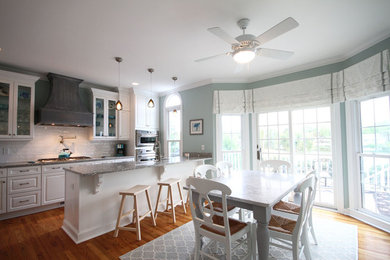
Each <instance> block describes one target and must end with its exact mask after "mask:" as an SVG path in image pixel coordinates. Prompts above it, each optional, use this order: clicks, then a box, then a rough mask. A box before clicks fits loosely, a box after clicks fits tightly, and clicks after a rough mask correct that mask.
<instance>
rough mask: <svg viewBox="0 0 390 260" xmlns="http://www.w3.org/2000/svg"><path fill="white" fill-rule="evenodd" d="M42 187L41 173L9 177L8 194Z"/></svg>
mask: <svg viewBox="0 0 390 260" xmlns="http://www.w3.org/2000/svg"><path fill="white" fill-rule="evenodd" d="M40 189H41V174H31V175H26V176H15V177H8V194H15V193H20V192H27V191H34V190H40Z"/></svg>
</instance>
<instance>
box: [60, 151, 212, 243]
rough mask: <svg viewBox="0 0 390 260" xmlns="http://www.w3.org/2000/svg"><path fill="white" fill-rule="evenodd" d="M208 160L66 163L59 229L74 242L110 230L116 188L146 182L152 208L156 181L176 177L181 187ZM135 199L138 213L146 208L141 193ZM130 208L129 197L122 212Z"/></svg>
mask: <svg viewBox="0 0 390 260" xmlns="http://www.w3.org/2000/svg"><path fill="white" fill-rule="evenodd" d="M210 159H211V158H198V157H195V158H191V157H190V158H186V157H173V158H168V159H163V160H161V161H158V162H145V163H136V162H129V161H128V162H109V163H104V162H103V163H95V164H89V165H79V166H78V165H75V166H71V165H70V167H67V168H65V172H66V174H65V208H64V222H63V226H62V229H63V230H64V231H65V232H66V233H67V234H68V235H69V236H70V237H71V238H72V240H73V241H74V242H75V243H81V242H83V241H86V240H88V239H91V238H93V237H96V236H99V235H101V234H104V233H107V232H109V231H113V230H114V228H115V222H116V219H117V216H118V210H119V205H120V196H119V191H122V190H127V189H129V188H131V187H132V186H135V185H150V186H151V189H150V197H151V201H152V207H153V208H154V207H155V205H156V200H157V193H158V185H157V183H158V182H159V181H161V180H165V179H168V178H180V179H181V184H182V186H184V184H185V181H186V179H187V178H188V177H189V176H192V175H193V170H194V168H195V167H196V166H198V165H200V164H204V162H205V161H207V160H210ZM174 192H176V191H174ZM163 194H165V193H163ZM137 199H138V207H139V211H140V214H141V215H142V214H143V213H144V212H146V211H147V210H148V209H147V201H146V198H143V197H142V196H141V197H140V198H137ZM132 207H133V201H132V200H131V199H129V200H127V201H126V203H125V208H124V211H128V210H129V209H132ZM131 221H132V219H131V218H127V219H124V220H123V221H122V225H127V224H129V223H131Z"/></svg>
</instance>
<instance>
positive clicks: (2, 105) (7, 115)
mask: <svg viewBox="0 0 390 260" xmlns="http://www.w3.org/2000/svg"><path fill="white" fill-rule="evenodd" d="M12 96H13V95H12V88H11V82H6V81H0V137H2V138H8V137H11V136H12V124H11V122H12V102H11V101H12Z"/></svg>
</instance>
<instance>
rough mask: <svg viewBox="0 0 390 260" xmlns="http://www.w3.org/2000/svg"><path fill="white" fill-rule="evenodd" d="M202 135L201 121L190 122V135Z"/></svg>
mask: <svg viewBox="0 0 390 260" xmlns="http://www.w3.org/2000/svg"><path fill="white" fill-rule="evenodd" d="M202 134H203V119H193V120H190V135H202Z"/></svg>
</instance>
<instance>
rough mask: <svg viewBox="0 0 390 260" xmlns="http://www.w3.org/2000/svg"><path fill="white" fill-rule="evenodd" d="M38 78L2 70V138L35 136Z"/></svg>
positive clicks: (0, 100) (23, 138) (0, 126)
mask: <svg viewBox="0 0 390 260" xmlns="http://www.w3.org/2000/svg"><path fill="white" fill-rule="evenodd" d="M38 79H39V77H36V76H31V75H24V74H20V73H14V72H8V71H0V140H5V139H13V140H17V139H21V140H26V139H32V138H33V136H34V97H35V82H36V81H37V80H38Z"/></svg>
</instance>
